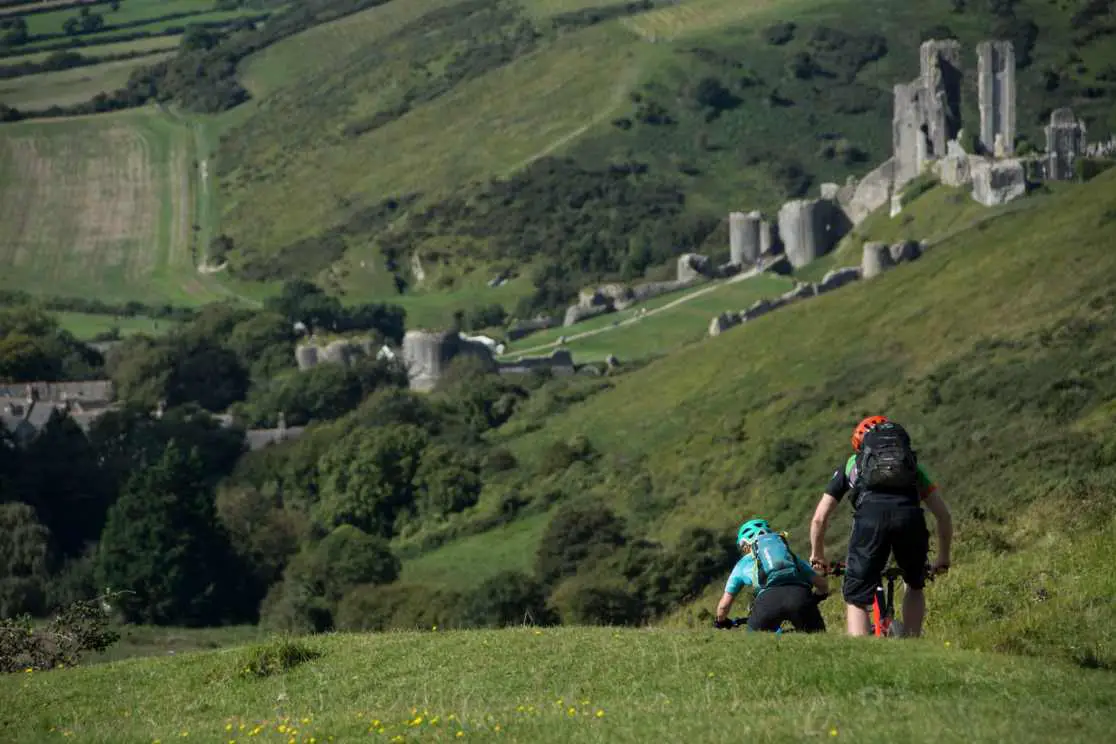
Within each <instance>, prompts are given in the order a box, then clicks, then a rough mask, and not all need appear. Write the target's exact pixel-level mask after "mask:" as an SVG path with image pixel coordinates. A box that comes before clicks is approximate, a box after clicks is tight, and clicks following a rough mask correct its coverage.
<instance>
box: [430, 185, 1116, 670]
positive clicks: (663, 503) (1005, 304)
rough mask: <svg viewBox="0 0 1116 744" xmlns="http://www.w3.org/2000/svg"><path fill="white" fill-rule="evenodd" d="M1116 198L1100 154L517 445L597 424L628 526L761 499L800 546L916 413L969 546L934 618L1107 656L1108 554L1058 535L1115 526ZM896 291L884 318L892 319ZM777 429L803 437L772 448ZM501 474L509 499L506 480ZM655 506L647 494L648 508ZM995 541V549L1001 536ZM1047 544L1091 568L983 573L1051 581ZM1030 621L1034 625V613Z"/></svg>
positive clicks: (599, 489) (722, 522) (612, 492)
mask: <svg viewBox="0 0 1116 744" xmlns="http://www.w3.org/2000/svg"><path fill="white" fill-rule="evenodd" d="M1114 204H1116V174H1113V173H1109V174H1106V175H1105V176H1104V177H1102V178H1100V179H1098V180H1097V181H1095V182H1093V183H1092V184H1090V185H1087V186H1083V187H1072V188H1070V189H1067V190H1065V191H1064V192H1063V193H1061V194H1058V195H1055V196H1053V197H1051V198H1050V199H1047V200H1043V201H1039V202H1036V205H1035V209H1034V210H1033V211H1031V212H1021V213H1019V214H1016V215H1014V216H1012V217H1010V218H1004V219H1000V220H994V221H992V222H990V223H987V227H986V228H985V229H983V230H971V231H968V232H965V233H962V234H960V235H959V236H958V237H957V238H955V239H953V240H951V241H948V242H946V243H944V244H942V245H941V246H939V247H937V248H935V249H934V250H933V251H932V252H931V253H929V254H928V255H927V256H925V257H924V258H923V259H921V260H920V261H919V262H918V263H916V264H912V265H910V266H906V267H902V268H900V269H897V270H895V271H894V272H892V273H889V274H887V275H885V276H883V277H881V278H879V279H876V280H873V281H872V282H871V283H867V282H866V283H863V284H855V285H853V286H850V287H847V288H844V289H842V290H840V291H839V292H835V293H833V294H830V295H826V296H823V297H820V298H817V299H814V300H810V301H808V302H804V303H800V304H798V305H795V306H792V307H790V308H786V309H783V310H780V311H778V312H776V313H774V314H772V315H770V316H768V317H765V318H763V319H762V320H760V321H757V322H755V323H749V324H747V325H746V326H744V327H742V328H738V329H733V330H732V331H730V332H728V333H726V334H724V335H723V336H720V337H718V338H715V339H706V340H704V341H701V342H698V343H696V344H694V345H692V346H690V347H688V348H687V349H686V352H685V353H678V354H674V355H671V356H669V357H667V358H665V359H662V360H659V361H656V362H654V363H652V364H650V365H648V366H647V367H645V368H643V369H640V370H638V371H635V372H633V373H632V374H629V375H625V376H622V377H619V378H617V379H616V380H615V381H614V384H613V386H612V389H611V390H608V391H606V392H603V393H600V394H598V395H596V396H594V397H592V398H591V399H589V400H587V401H585V402H583V403H580V404H577V405H575V406H573V407H572V408H570V409H569V410H568V411H566V412H564V413H562V414H559V415H557V416H555V417H553V418H551V419H548V420H547V421H545V424H544V427H543V428H542V429H541V431H534V432H530V433H526V434H525V433H524V432H523V430H522V429H519V428H517V427H515V425H514V424H511V425H509V427H508V428H509V430H508V432H507V436H506V439H507V446H509V447H510V448H511V449H512V450H513V451H514V452H515V454H516V455H517V457H518V458H519V460H520V462H521V463H522V464H523V465H524V466H525V467H526V468H527V469H528V470H529V469H530V468H531V464H532V463H533V462H534V461H535V460H536V458H538V457H539V456H540V455H541V454H542V452H543V450H544V449H545V447H546V446H547V445H548V444H549V443H550V442H552V441H554V440H556V439H566V438H568V437H570V436H572V435H575V434H579V433H582V434H585V435H587V436H588V437H589V438H590V440H591V441H592V442H593V444H594V445H595V446H596V447H597V448H598V449H599V450H600V451H601V452H602V453H603V455H604V457H603V458H602V462H603V463H605V465H604V466H603V469H602V471H601V472H600V474H599V475H594V476H590V478H589V481H590V482H594V481H595V482H598V485H596V486H592V487H591V488H590V487H587V488H590V490H589V491H587V496H590V497H595V498H602V499H606V500H608V502H609V503H610V504H611V505H612V506H613V507H614V508H616V509H617V510H618V511H620V512H621V513H627V514H631V515H633V518H635V519H636V520H637V521H636V523H635V524H636V528H635V529H636V530H637V532H643V533H646V534H650V535H651V536H652V537H658V538H661V539H665V540H667V541H669V540H671V539H673V537H674V536H675V535H676V534H678V532H679V531H680V530H681V529H682V528H683V527H684V526H686V525H690V524H704V525H708V526H712V527H715V528H717V529H728V528H730V527H731V526H732V525H733V524H736V523H737V522H738V521H739V520H740V519H741V518H742V517H743V516H745V515H746V514H750V513H754V512H759V513H764V514H766V515H767V516H769V517H771V518H773V519H776V520H777V523H779V524H780V525H782V526H785V527H786V528H787V529H789V530H790V531H791V533H792V537H793V539H794V540H795V541H796V544H798V545H800V546H801V545H803V544H804V541H805V540H806V535H807V529H806V524H807V521H808V516H809V514H810V513H811V510H812V509H813V506H814V503H815V501H816V499H817V496H818V493H819V491H820V488H821V487H822V485H824V482H825V481H826V479H827V478H828V475H829V473H831V472H832V470H833V468H834V467H836V466H837V464H838V463H839V462H841V461H842V460H843V458H844V457H845V456H846V451H847V447H848V444H847V442H848V439H847V438H848V431H849V428H850V427H851V426H852V425H853V423H855V421H856V420H857V419H858V418H860V417H861V416H863V415H865V414H867V413H869V412H874V411H879V410H883V411H886V412H888V413H889V414H891V415H894V416H896V417H897V418H899V419H900V420H903V421H905V422H906V423H907V424H908V425H909V427H910V429H911V431H912V433H913V435H914V436H915V438H916V440H917V442H918V444H919V450H920V453H921V455H922V457H923V459H924V461H925V462H927V463H928V464H929V466H930V467H931V469H932V470H933V472H934V473H935V475H936V476H937V477H938V479H939V480H940V481H941V483H942V484H943V489H944V493H945V495H946V498H947V499H948V500H949V502H950V503H951V504H952V505H953V507H954V510H955V515H956V526H957V539H958V545H957V548H956V554H957V564H958V566H959V568H958V570H957V571H956V574H957V575H956V579H947V580H945V581H943V582H941V584H940V585H939V586H937V587H935V589H934V591H935V592H940V593H942V594H943V596H953V597H963V598H964V601H963V602H960V603H959V604H958V605H957V606H955V607H954V608H953V609H952V610H950V613H953V614H948V613H947V616H945V617H942V616H939V617H942V620H941V624H940V625H937V626H936V630H935V632H938V633H956V634H960V633H962V632H964V633H970V634H974V637H975V636H981V637H982V638H984V642H985V643H987V644H988V645H989V646H996V647H1004V648H1020V647H1026V648H1031V647H1038V646H1041V645H1042V644H1044V643H1045V644H1048V645H1053V646H1057V647H1058V648H1060V649H1061V651H1062V652H1064V653H1066V654H1067V655H1071V656H1075V658H1079V659H1080V660H1083V663H1085V662H1087V659H1088V658H1089V655H1090V654H1093V655H1099V657H1101V658H1104V659H1108V662H1106V663H1112V662H1113V661H1114V660H1116V638H1114V637H1113V634H1112V632H1111V630H1108V631H1105V630H1104V629H1103V628H1104V627H1108V626H1110V625H1111V623H1110V622H1108V624H1107V625H1106V624H1105V623H1102V622H1099V621H1097V622H1094V620H1096V618H1097V616H1096V614H1095V613H1096V612H1098V611H1101V612H1103V610H1099V609H1098V606H1097V598H1098V597H1102V596H1108V595H1111V593H1112V592H1116V586H1114V585H1113V580H1112V578H1111V577H1107V576H1106V575H1104V574H1103V572H1100V571H1096V570H1094V569H1095V568H1096V566H1093V568H1091V569H1089V570H1090V571H1092V573H1091V574H1089V578H1088V579H1087V580H1086V579H1084V578H1080V577H1082V576H1083V574H1081V573H1080V570H1081V569H1073V568H1070V567H1071V566H1073V565H1075V561H1079V560H1081V558H1080V556H1082V555H1087V556H1092V555H1098V553H1093V552H1089V551H1084V552H1082V553H1078V552H1077V551H1076V550H1074V549H1073V548H1070V547H1066V544H1065V543H1060V542H1059V541H1060V540H1071V541H1072V540H1074V539H1081V540H1084V539H1085V538H1084V537H1083V536H1082V535H1079V534H1078V531H1079V530H1080V531H1081V532H1082V533H1084V534H1090V533H1092V531H1094V530H1104V529H1105V527H1106V526H1107V525H1108V524H1109V522H1110V520H1111V519H1112V516H1111V515H1112V508H1113V506H1114V504H1116V502H1114V500H1113V498H1114V497H1113V494H1112V491H1111V487H1110V486H1109V485H1105V484H1106V483H1110V482H1111V478H1112V476H1113V465H1116V455H1114V453H1116V449H1114V448H1113V446H1112V445H1111V441H1112V439H1113V437H1114V435H1116V418H1114V416H1116V407H1113V406H1112V405H1110V404H1109V405H1107V407H1105V404H1106V403H1110V402H1111V401H1113V400H1116V389H1114V388H1113V386H1112V384H1111V382H1110V380H1111V379H1112V378H1111V374H1110V373H1111V369H1110V368H1111V361H1110V360H1111V359H1112V358H1116V328H1114V327H1113V324H1112V322H1111V317H1112V316H1111V309H1112V307H1113V304H1114V302H1116V293H1113V292H1112V290H1111V289H1110V288H1111V286H1112V282H1113V280H1114V278H1116V256H1114V255H1113V254H1112V252H1111V251H1110V250H1109V245H1110V241H1109V238H1108V235H1109V234H1110V231H1111V229H1112V225H1113V224H1116V209H1114V208H1113V205H1114ZM883 307H886V308H889V318H891V321H890V322H889V323H887V324H886V325H885V326H882V327H881V326H879V324H878V320H879V317H880V315H879V313H880V308H883ZM1106 360H1109V361H1106ZM1089 416H1091V417H1092V418H1090V419H1088V420H1089V421H1090V422H1091V423H1090V424H1088V425H1086V424H1085V423H1082V422H1083V421H1085V420H1086V417H1089ZM962 432H965V433H967V436H966V434H962ZM780 440H781V441H783V442H798V443H800V444H801V445H802V446H803V447H804V448H805V449H804V451H803V452H802V453H801V454H800V455H799V456H798V457H791V458H790V461H789V463H786V464H785V465H783V466H776V465H774V464H773V463H775V462H776V460H775V459H774V456H773V455H772V454H771V453H772V452H773V451H777V450H778V447H777V443H778V442H779V441H780ZM1106 453H1107V454H1106ZM1070 463H1073V464H1072V465H1071V464H1070ZM613 467H615V468H617V471H616V472H615V473H610V472H609V470H610V469H611V468H613ZM779 467H782V471H781V472H780V470H779ZM528 488H529V489H530V490H531V492H541V491H542V490H544V486H543V485H542V484H539V485H538V486H537V487H535V488H531V487H530V486H528ZM491 493H492V494H493V496H492V498H493V499H498V498H499V495H500V493H501V490H500V487H499V486H494V487H493V489H492V491H491ZM486 503H487V504H488V505H489V506H491V504H492V503H494V502H486V501H485V500H483V499H482V507H481V508H488V507H486V506H485V504H486ZM648 508H650V509H651V512H650V514H651V516H643V517H640V514H641V513H642V514H646V510H647V509H648ZM641 510H642V511H641ZM1052 515H1057V516H1053V517H1052ZM1071 515H1072V517H1073V518H1072V519H1071V518H1070V516H1071ZM641 518H642V519H643V520H644V521H639V520H640V519H641ZM848 524H849V514H848V510H847V509H842V510H841V512H840V514H839V517H838V519H837V522H836V524H835V526H834V527H833V528H832V530H831V532H830V540H829V542H830V549H831V550H833V551H834V553H833V554H834V555H839V551H840V548H841V547H842V545H843V544H844V539H845V535H846V534H847V532H846V530H847V527H848ZM1096 534H1097V535H1099V536H1098V537H1096V538H1095V539H1096V541H1097V546H1098V547H1100V546H1104V547H1103V548H1102V552H1101V553H1099V555H1103V554H1105V552H1106V551H1108V550H1111V549H1114V548H1116V530H1114V529H1109V531H1108V532H1098V533H1096ZM486 537H487V538H490V542H489V545H494V544H495V543H496V542H498V541H499V537H498V536H497V535H491V536H484V535H482V536H480V537H473V538H469V539H470V540H471V541H472V548H471V549H472V550H473V552H475V553H476V554H477V555H483V553H484V540H485V538H486ZM1090 539H1093V538H1090ZM1034 540H1040V541H1042V542H1043V543H1044V544H1045V543H1047V542H1049V543H1050V544H1052V545H1054V547H1055V553H1054V555H1056V558H1051V557H1050V556H1047V555H1041V556H1040V555H1036V554H1034V553H1029V552H1026V551H1024V550H1022V549H1023V548H1024V547H1025V546H1028V545H1030V544H1031V542H1032V541H1034ZM1059 545H1062V547H1058V546H1059ZM993 548H996V549H998V550H999V551H1001V553H1002V555H1000V556H999V557H996V558H993V557H992V556H991V555H990V554H989V553H988V552H987V551H989V550H991V549H993ZM453 549H454V548H453V545H452V544H451V545H449V546H447V547H445V548H443V549H442V550H453ZM421 560H427V561H436V560H437V559H436V558H435V557H434V554H432V555H430V556H427V557H424V558H423V559H421ZM1048 560H1049V561H1057V562H1061V563H1062V565H1065V566H1067V570H1068V571H1070V572H1071V573H1073V574H1074V575H1076V576H1078V577H1079V579H1075V581H1074V582H1072V584H1064V582H1063V574H1061V573H1059V572H1054V575H1055V576H1056V577H1058V578H1057V579H1056V580H1054V581H1051V582H1049V583H1050V584H1053V585H1054V586H1055V587H1057V586H1058V585H1059V584H1062V587H1061V589H1062V590H1061V591H1059V590H1057V589H1055V590H1054V591H1055V592H1056V593H1057V597H1056V601H1052V602H1050V603H1048V604H1045V605H1042V606H1041V607H1038V608H1036V607H1034V606H1032V605H1030V604H1028V603H1024V602H1022V601H1021V599H1016V600H1014V601H1007V600H1004V599H996V600H993V599H990V597H989V596H988V595H987V594H986V593H985V592H984V591H982V590H981V589H980V587H983V586H985V585H986V582H987V581H989V580H994V578H993V577H1001V578H1003V579H1004V581H1005V585H1004V591H1005V592H1007V594H1008V595H1011V594H1013V593H1015V592H1020V593H1019V594H1018V597H1020V598H1021V597H1023V596H1026V593H1027V592H1028V591H1030V590H1035V591H1037V590H1038V589H1039V588H1042V587H1043V585H1044V584H1045V583H1046V582H1044V581H1043V580H1042V579H1041V577H1042V576H1043V575H1044V574H1046V573H1047V572H1048V571H1049V570H1050V569H1049V567H1048V566H1049V564H1048ZM993 565H994V567H991V568H990V566H993ZM1089 565H1092V564H1089ZM500 568H501V566H500V565H499V564H498V563H483V562H482V563H474V564H472V565H471V569H472V570H471V575H472V577H473V579H474V580H475V581H480V580H482V579H484V578H485V577H486V576H488V575H490V574H491V573H494V572H496V571H498V570H499V569H500ZM1105 592H1108V595H1106V594H1105ZM990 603H991V604H990ZM991 605H996V607H997V609H995V614H994V615H986V616H985V618H986V619H987V618H989V617H991V618H995V619H994V621H992V622H990V623H989V624H988V626H987V627H985V628H981V629H979V630H978V629H977V628H976V626H975V625H974V624H973V623H971V622H969V620H971V617H969V616H968V615H967V614H966V613H969V614H971V613H974V612H975V613H977V614H978V615H979V614H980V613H981V612H990V611H992V610H991V609H990V608H991ZM937 606H939V607H941V606H943V605H937ZM945 606H948V605H945ZM1101 606H1103V603H1101ZM1071 617H1074V618H1076V617H1085V618H1091V619H1090V620H1088V621H1087V622H1085V623H1084V626H1083V627H1082V628H1079V630H1078V632H1076V633H1075V634H1073V637H1070V636H1067V635H1066V634H1065V633H1064V628H1065V625H1064V623H1063V622H1062V621H1061V620H1060V619H1059V618H1071ZM966 618H968V619H966ZM1106 622H1107V621H1106ZM1029 623H1031V624H1035V627H1031V628H1030V629H1029V630H1025V628H1027V627H1029V625H1028V624H1029ZM1028 639H1029V640H1028ZM1074 648H1076V650H1073V649H1074Z"/></svg>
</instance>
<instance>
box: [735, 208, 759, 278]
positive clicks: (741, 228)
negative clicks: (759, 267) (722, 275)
mask: <svg viewBox="0 0 1116 744" xmlns="http://www.w3.org/2000/svg"><path fill="white" fill-rule="evenodd" d="M762 222H763V216H762V215H761V214H760V213H759V212H749V213H748V214H744V213H743V212H733V213H731V214H730V215H729V254H730V261H731V262H732V263H734V264H736V265H738V266H740V265H742V264H745V263H755V262H756V259H757V258H759V255H760V227H761V224H762Z"/></svg>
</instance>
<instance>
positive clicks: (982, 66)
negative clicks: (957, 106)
mask: <svg viewBox="0 0 1116 744" xmlns="http://www.w3.org/2000/svg"><path fill="white" fill-rule="evenodd" d="M977 90H978V93H979V102H980V144H981V147H983V148H984V151H985V152H986V153H989V154H992V155H995V156H996V157H998V158H1000V157H1008V156H1010V155H1012V154H1014V153H1015V47H1014V46H1013V45H1012V43H1011V42H1010V41H982V42H981V43H979V44H977Z"/></svg>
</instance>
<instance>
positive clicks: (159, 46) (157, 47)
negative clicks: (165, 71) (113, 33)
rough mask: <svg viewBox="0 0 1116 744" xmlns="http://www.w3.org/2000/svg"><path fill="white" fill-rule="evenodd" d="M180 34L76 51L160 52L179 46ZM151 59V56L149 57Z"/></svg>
mask: <svg viewBox="0 0 1116 744" xmlns="http://www.w3.org/2000/svg"><path fill="white" fill-rule="evenodd" d="M180 38H181V37H179V36H156V37H154V38H150V39H137V40H135V41H120V42H117V43H115V44H97V45H96V46H89V47H77V48H76V50H75V51H77V53H78V54H81V55H82V56H85V57H108V56H112V55H116V54H128V53H130V52H158V51H171V50H173V49H174V48H175V47H177V46H178V42H179V39H180ZM57 53H58V52H32V53H30V54H20V55H19V56H16V57H6V58H4V59H2V60H0V64H5V65H12V64H18V63H20V62H42V61H43V60H45V59H46V58H47V57H50V56H51V55H53V54H57ZM148 59H150V58H148Z"/></svg>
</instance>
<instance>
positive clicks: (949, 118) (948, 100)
mask: <svg viewBox="0 0 1116 744" xmlns="http://www.w3.org/2000/svg"><path fill="white" fill-rule="evenodd" d="M919 61H920V70H921V72H922V74H921V80H922V87H923V95H922V100H921V103H922V106H923V122H924V126H925V127H926V130H925V131H926V144H927V157H929V158H931V159H936V158H940V157H942V156H944V155H945V154H946V143H947V142H949V141H950V140H952V139H956V138H957V133H958V132H960V131H961V42H959V41H957V40H956V39H946V40H944V41H939V40H937V39H929V40H927V41H924V42H922V46H921V47H920V48H919Z"/></svg>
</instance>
